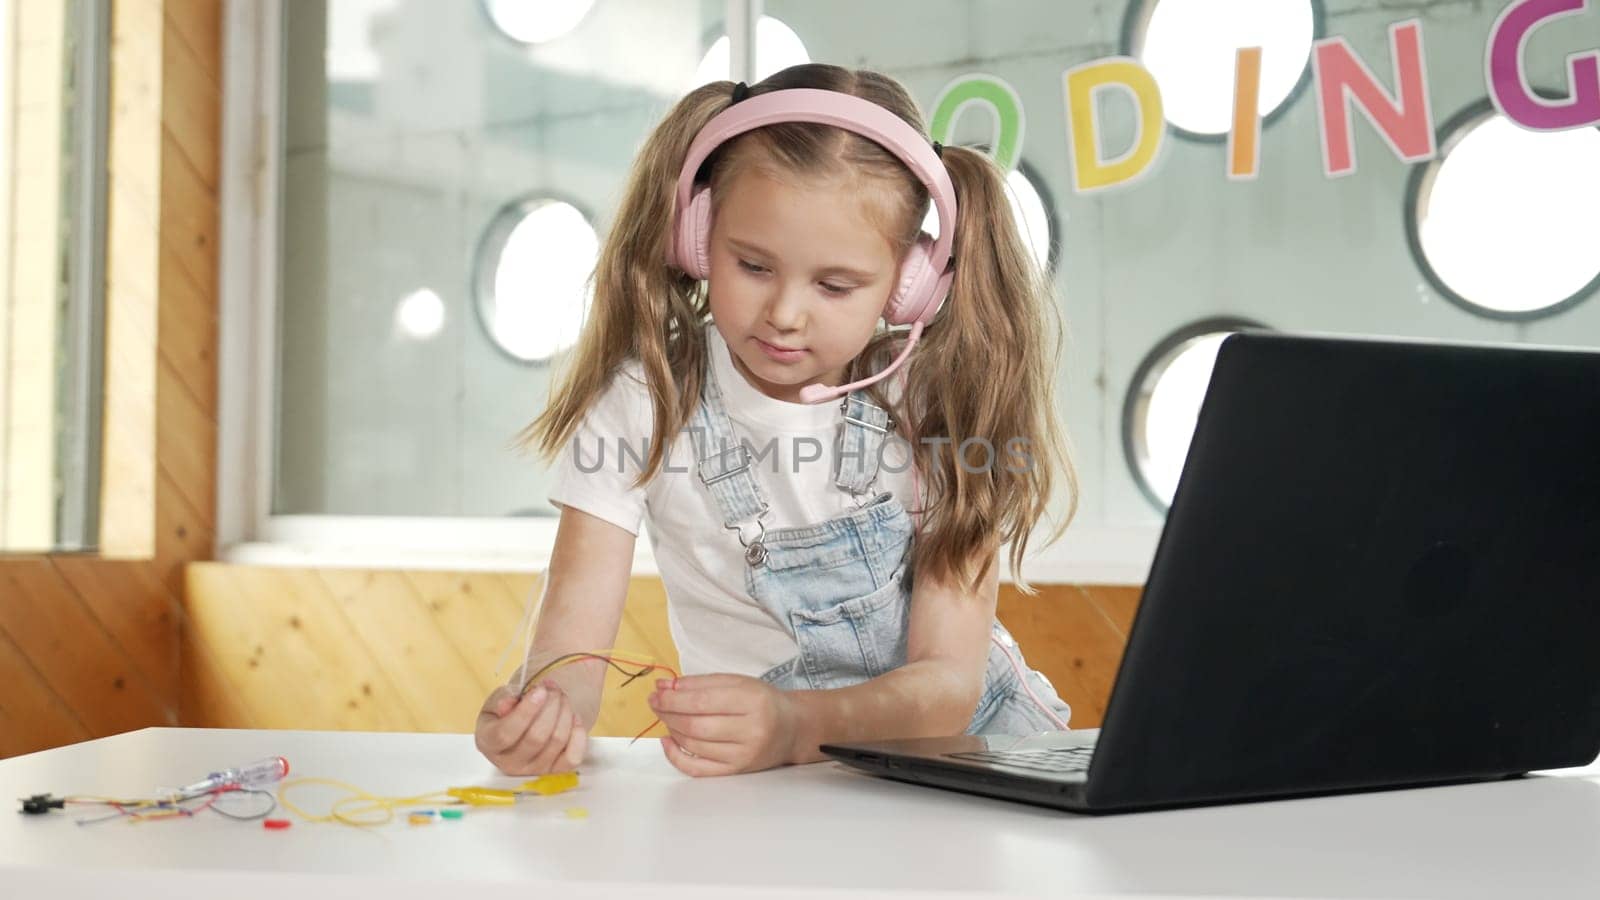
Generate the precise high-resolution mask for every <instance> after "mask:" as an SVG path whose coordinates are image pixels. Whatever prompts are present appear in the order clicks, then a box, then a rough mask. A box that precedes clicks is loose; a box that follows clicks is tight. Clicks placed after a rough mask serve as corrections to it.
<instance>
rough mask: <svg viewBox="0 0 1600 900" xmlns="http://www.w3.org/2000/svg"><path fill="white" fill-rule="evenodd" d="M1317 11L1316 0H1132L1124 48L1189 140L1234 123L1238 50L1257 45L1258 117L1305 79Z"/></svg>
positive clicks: (1224, 129)
mask: <svg viewBox="0 0 1600 900" xmlns="http://www.w3.org/2000/svg"><path fill="white" fill-rule="evenodd" d="M1320 14H1321V10H1320V9H1319V8H1318V5H1317V4H1316V3H1314V2H1313V0H1142V2H1141V0H1134V2H1131V3H1130V4H1129V10H1128V20H1127V24H1126V26H1125V27H1126V34H1125V38H1124V44H1125V49H1126V51H1127V53H1128V54H1129V55H1130V56H1134V57H1137V58H1138V59H1139V60H1140V61H1142V62H1143V63H1144V64H1145V67H1146V68H1148V69H1149V70H1150V74H1151V75H1153V76H1155V79H1156V84H1158V85H1159V86H1160V88H1161V105H1162V109H1163V110H1164V112H1165V113H1166V117H1167V122H1168V124H1170V125H1172V126H1173V127H1174V128H1175V129H1176V130H1177V131H1178V132H1179V133H1180V134H1187V135H1189V136H1191V137H1220V136H1221V135H1223V134H1225V133H1226V132H1227V131H1228V129H1229V128H1230V127H1232V125H1233V82H1234V65H1235V55H1236V53H1237V51H1238V49H1239V48H1240V47H1260V48H1262V51H1261V106H1260V113H1261V115H1262V117H1263V118H1270V117H1271V115H1272V113H1273V112H1274V111H1276V110H1278V109H1279V108H1280V107H1282V106H1283V104H1284V103H1286V102H1288V100H1289V98H1290V97H1291V96H1293V95H1294V94H1295V93H1296V92H1297V91H1298V89H1299V86H1300V85H1302V84H1304V83H1305V81H1306V79H1307V77H1308V76H1309V72H1308V68H1309V67H1308V66H1307V61H1308V60H1309V59H1310V55H1311V42H1312V40H1314V39H1315V37H1316V35H1317V33H1318V32H1319V31H1320V29H1319V28H1318V27H1317V25H1318V20H1319V18H1320Z"/></svg>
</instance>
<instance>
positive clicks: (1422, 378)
mask: <svg viewBox="0 0 1600 900" xmlns="http://www.w3.org/2000/svg"><path fill="white" fill-rule="evenodd" d="M1068 539H1069V540H1070V537H1069V538H1068ZM1597 647H1600V352H1590V351H1585V350H1573V349H1559V348H1532V347H1528V346H1490V345H1469V344H1446V343H1416V342H1408V341H1400V340H1387V339H1380V338H1343V337H1325V336H1314V335H1287V334H1281V333H1267V332H1241V333H1237V334H1234V335H1231V336H1229V337H1228V338H1227V339H1226V340H1225V341H1224V342H1223V343H1222V345H1221V349H1220V350H1219V352H1218V354H1217V360H1216V366H1215V368H1214V369H1213V371H1212V376H1211V382H1210V385H1209V387H1208V389H1207V392H1206V396H1205V400H1204V402H1203V404H1202V407H1201V411H1200V415H1199V418H1198V421H1197V422H1196V426H1195V432H1194V437H1193V440H1192V443H1191V444H1190V447H1189V454H1188V457H1187V459H1186V460H1185V463H1184V469H1183V473H1182V476H1181V479H1180V482H1179V486H1178V489H1177V492H1176V494H1175V496H1174V498H1173V502H1172V506H1171V509H1170V511H1169V513H1168V516H1167V520H1166V526H1165V528H1164V530H1163V531H1162V534H1161V539H1160V542H1159V543H1158V545H1157V549H1156V554H1155V557H1154V559H1153V561H1152V564H1151V570H1150V574H1149V577H1148V579H1147V582H1146V585H1145V590H1144V596H1143V599H1142V601H1141V603H1140V606H1139V609H1138V612H1137V614H1136V616H1135V618H1134V622H1133V626H1132V628H1131V630H1130V632H1129V634H1128V642H1127V647H1126V650H1125V652H1124V655H1123V659H1122V663H1121V666H1120V668H1119V670H1118V672H1117V678H1116V683H1115V685H1114V686H1113V688H1112V691H1111V697H1110V700H1109V703H1108V706H1107V708H1106V713H1105V717H1104V720H1103V722H1102V724H1101V727H1100V728H1098V729H1083V730H1074V731H1066V732H1055V733H1051V734H1043V735H1018V736H1000V737H997V736H982V737H980V736H958V737H950V738H935V739H916V740H893V741H880V742H875V743H857V744H838V745H832V744H830V745H826V746H823V747H822V748H821V749H822V750H823V752H825V753H827V754H829V755H830V756H832V757H833V758H835V759H838V760H840V761H842V762H844V763H847V764H848V765H850V766H854V767H856V768H858V769H862V770H864V771H867V772H870V773H873V774H876V775H881V776H887V777H889V778H892V779H897V780H900V781H907V782H914V783H917V784H923V785H932V786H935V787H940V788H948V789H952V790H958V791H964V792H970V793H975V794H983V795H987V796H991V797H1000V798H1004V799H1008V800H1017V801H1022V802H1025V803H1031V804H1038V805H1042V806H1049V807H1056V808H1059V809H1066V810H1072V811H1075V812H1084V813H1113V812H1123V811H1132V810H1147V809H1161V808H1170V807H1179V806H1191V805H1200V804H1213V803H1231V802H1239V801H1248V800H1261V799H1268V798H1283V797H1296V796H1308V795H1318V794H1328V793H1340V792H1348V791H1360V790H1370V789H1384V788H1397V787H1410V786H1421V785H1434V784H1445V783H1459V782H1468V781H1481V780H1487V779H1498V778H1505V777H1511V776H1517V775H1522V774H1526V773H1527V772H1529V771H1535V770H1542V769H1554V768H1564V767H1568V766H1582V765H1587V764H1589V763H1590V762H1591V761H1593V760H1594V759H1595V758H1596V756H1597V754H1600V651H1597Z"/></svg>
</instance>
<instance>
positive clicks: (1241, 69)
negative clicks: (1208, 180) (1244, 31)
mask: <svg viewBox="0 0 1600 900" xmlns="http://www.w3.org/2000/svg"><path fill="white" fill-rule="evenodd" d="M1233 73H1234V74H1233V128H1232V129H1230V130H1229V131H1228V180H1229V181H1254V180H1255V178H1256V176H1257V175H1259V174H1261V48H1260V47H1240V48H1239V52H1238V55H1236V56H1235V57H1234V64H1233Z"/></svg>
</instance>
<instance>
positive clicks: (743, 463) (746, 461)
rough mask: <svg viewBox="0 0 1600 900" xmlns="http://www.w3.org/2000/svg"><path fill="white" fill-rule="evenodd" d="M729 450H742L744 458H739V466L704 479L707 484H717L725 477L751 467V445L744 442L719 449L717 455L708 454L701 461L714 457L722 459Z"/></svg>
mask: <svg viewBox="0 0 1600 900" xmlns="http://www.w3.org/2000/svg"><path fill="white" fill-rule="evenodd" d="M729 450H738V451H741V452H742V454H743V458H741V459H740V460H739V464H738V465H737V466H735V467H733V468H731V469H729V470H728V471H726V472H722V473H720V474H717V475H714V476H712V477H710V478H706V479H703V480H704V481H705V483H706V484H716V483H717V482H719V481H721V480H722V479H724V478H732V477H733V476H735V475H737V474H739V473H740V472H743V471H745V470H746V469H748V468H750V447H749V446H748V445H746V444H742V443H741V444H737V445H735V446H732V447H724V448H723V449H721V450H719V451H717V453H716V455H715V456H708V457H706V458H705V459H702V460H700V461H701V462H709V461H710V460H713V459H720V458H722V457H723V456H726V455H727V453H728V451H729Z"/></svg>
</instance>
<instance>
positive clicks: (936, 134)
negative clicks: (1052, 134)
mask: <svg viewBox="0 0 1600 900" xmlns="http://www.w3.org/2000/svg"><path fill="white" fill-rule="evenodd" d="M974 104H981V105H987V106H988V107H989V108H991V109H992V110H994V137H993V138H991V139H990V141H989V146H990V147H993V148H994V154H993V155H994V162H995V165H997V166H999V167H1000V171H1002V172H1010V171H1011V170H1012V169H1014V168H1016V165H1017V160H1019V159H1021V158H1022V134H1023V127H1024V125H1025V124H1026V123H1025V122H1024V120H1023V115H1022V98H1021V97H1019V96H1017V91H1016V89H1015V88H1013V87H1012V86H1011V85H1010V84H1008V83H1006V81H1005V80H1004V79H1002V78H997V77H995V76H993V75H962V76H961V77H959V78H956V79H955V80H953V81H951V82H950V83H949V84H947V85H945V86H944V89H943V90H941V91H940V92H939V97H938V99H936V100H935V101H934V102H933V120H932V121H931V122H930V123H929V124H928V132H929V136H930V137H932V138H933V139H934V140H936V141H938V142H939V143H941V144H948V143H950V135H951V134H952V133H953V132H954V131H955V126H956V120H957V119H958V118H960V117H961V114H962V113H963V112H965V111H966V109H967V107H969V106H972V105H974Z"/></svg>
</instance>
